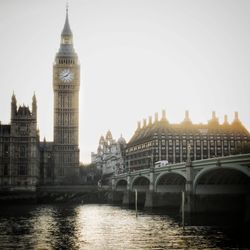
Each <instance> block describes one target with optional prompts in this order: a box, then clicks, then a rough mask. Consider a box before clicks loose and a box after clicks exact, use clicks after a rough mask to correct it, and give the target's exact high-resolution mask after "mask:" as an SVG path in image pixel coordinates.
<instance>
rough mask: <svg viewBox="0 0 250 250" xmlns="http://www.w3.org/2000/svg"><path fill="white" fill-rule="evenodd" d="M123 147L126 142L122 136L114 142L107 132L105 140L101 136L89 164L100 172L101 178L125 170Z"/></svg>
mask: <svg viewBox="0 0 250 250" xmlns="http://www.w3.org/2000/svg"><path fill="white" fill-rule="evenodd" d="M125 147H126V141H125V139H124V138H123V137H122V136H121V137H120V138H119V139H118V140H117V141H116V140H115V139H113V136H112V134H111V132H110V131H108V132H107V134H106V137H105V138H104V136H101V138H100V140H99V146H98V149H97V153H91V163H93V164H95V165H96V167H97V168H98V169H100V170H101V171H102V175H103V176H110V175H112V174H113V173H119V172H122V171H123V170H124V168H125V164H124V156H125V155H124V153H125Z"/></svg>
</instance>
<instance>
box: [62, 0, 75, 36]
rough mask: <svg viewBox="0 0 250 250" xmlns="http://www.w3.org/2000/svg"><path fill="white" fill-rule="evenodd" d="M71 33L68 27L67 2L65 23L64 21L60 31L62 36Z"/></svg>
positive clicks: (70, 34)
mask: <svg viewBox="0 0 250 250" xmlns="http://www.w3.org/2000/svg"><path fill="white" fill-rule="evenodd" d="M72 35H73V33H72V31H71V29H70V26H69V5H68V2H67V3H66V19H65V23H64V27H63V31H62V37H63V36H72Z"/></svg>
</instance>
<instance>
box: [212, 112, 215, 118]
mask: <svg viewBox="0 0 250 250" xmlns="http://www.w3.org/2000/svg"><path fill="white" fill-rule="evenodd" d="M212 120H216V113H215V111H213V112H212Z"/></svg>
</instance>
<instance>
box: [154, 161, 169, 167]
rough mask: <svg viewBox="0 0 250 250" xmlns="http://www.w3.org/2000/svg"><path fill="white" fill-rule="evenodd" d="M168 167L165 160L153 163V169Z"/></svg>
mask: <svg viewBox="0 0 250 250" xmlns="http://www.w3.org/2000/svg"><path fill="white" fill-rule="evenodd" d="M167 165H168V161H167V160H162V161H156V162H155V168H159V167H164V166H167Z"/></svg>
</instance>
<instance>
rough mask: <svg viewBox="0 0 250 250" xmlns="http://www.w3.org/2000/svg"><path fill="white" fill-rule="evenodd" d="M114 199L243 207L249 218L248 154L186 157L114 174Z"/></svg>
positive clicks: (193, 208)
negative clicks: (182, 159) (191, 158)
mask: <svg viewBox="0 0 250 250" xmlns="http://www.w3.org/2000/svg"><path fill="white" fill-rule="evenodd" d="M112 190H113V200H114V202H121V203H122V204H124V205H133V204H134V193H135V190H137V192H138V202H139V204H141V205H143V206H145V207H167V206H171V207H180V204H181V193H182V191H184V192H185V211H186V212H189V213H197V212H206V211H215V212H218V211H221V212H224V211H243V210H244V211H243V212H244V213H246V211H248V212H247V215H246V216H248V217H249V219H250V154H241V155H231V156H226V157H218V158H210V159H205V160H196V161H187V162H182V163H177V164H169V165H165V166H162V167H152V168H150V169H141V170H138V171H134V172H131V171H129V172H127V173H122V174H117V175H114V176H113V178H112Z"/></svg>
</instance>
